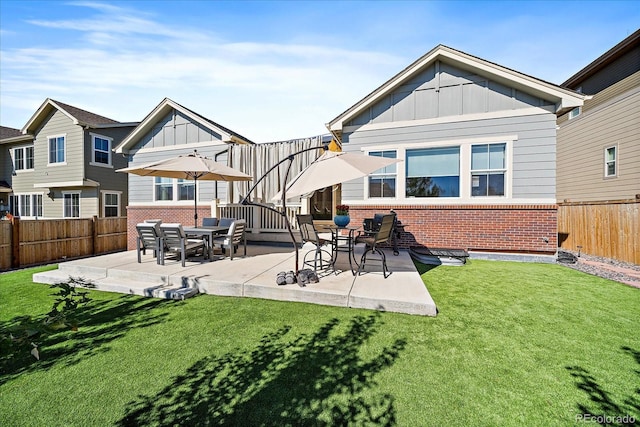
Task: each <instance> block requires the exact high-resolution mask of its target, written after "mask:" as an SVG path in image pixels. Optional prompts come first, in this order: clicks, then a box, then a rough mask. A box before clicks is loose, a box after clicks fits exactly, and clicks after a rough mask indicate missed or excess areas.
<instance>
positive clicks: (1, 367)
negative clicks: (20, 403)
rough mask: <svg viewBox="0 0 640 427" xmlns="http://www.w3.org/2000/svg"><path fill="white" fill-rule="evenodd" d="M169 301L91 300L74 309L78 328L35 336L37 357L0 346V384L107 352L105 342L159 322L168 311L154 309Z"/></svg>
mask: <svg viewBox="0 0 640 427" xmlns="http://www.w3.org/2000/svg"><path fill="white" fill-rule="evenodd" d="M171 303H175V302H174V301H168V300H159V299H150V298H140V297H134V296H123V297H121V298H118V299H115V300H109V301H103V302H96V301H92V302H90V303H89V304H87V305H86V306H83V307H82V308H80V309H78V311H77V315H76V318H77V321H78V325H79V328H78V331H75V332H74V331H64V332H59V333H54V334H52V335H49V336H46V337H44V338H41V339H36V340H37V341H39V342H40V360H35V359H34V358H33V357H32V356H31V355H30V354H29V353H28V351H27V352H16V351H6V350H7V349H0V350H1V351H0V385H2V384H4V383H6V382H8V381H10V380H11V379H13V378H15V377H16V376H18V375H20V374H23V373H26V372H35V371H39V370H46V369H49V368H51V367H52V366H54V365H60V364H62V365H73V364H75V363H78V362H80V361H81V360H83V359H86V358H87V357H88V356H91V355H93V354H96V353H99V352H105V351H108V347H107V345H108V344H109V343H110V342H112V341H114V340H116V339H118V338H120V337H122V336H123V335H125V334H126V333H127V331H128V330H129V329H131V328H143V327H147V326H151V325H154V324H157V323H160V322H162V321H163V320H164V318H165V317H166V316H167V315H168V314H167V313H166V312H162V311H158V310H154V309H155V308H159V307H162V306H164V305H166V304H171ZM23 318H24V317H15V318H13V319H11V320H9V321H6V322H0V330H2V329H5V330H10V329H11V328H12V327H14V326H15V325H18V324H19V323H20V320H21V319H23ZM35 320H36V321H38V320H41V319H35Z"/></svg>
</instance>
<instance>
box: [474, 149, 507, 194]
mask: <svg viewBox="0 0 640 427" xmlns="http://www.w3.org/2000/svg"><path fill="white" fill-rule="evenodd" d="M494 144H506V145H505V147H504V160H505V165H504V169H488V170H486V171H487V172H488V173H491V172H498V171H500V172H504V181H505V182H504V196H473V195H471V198H473V199H474V200H477V199H504V198H505V197H507V173H508V172H509V169H508V168H507V165H508V164H509V161H508V160H507V159H508V158H509V154H508V151H509V150H510V148H509V145H508V143H507V141H504V142H502V141H498V142H483V143H482V144H479V143H475V144H471V147H473V146H475V145H494ZM482 170H484V169H477V170H476V171H482ZM473 172H474V170H473V169H472V168H471V148H470V149H469V180H470V181H469V184H472V182H471V180H472V179H473V178H472V177H471V175H472V174H473ZM472 192H473V191H472V190H470V193H472Z"/></svg>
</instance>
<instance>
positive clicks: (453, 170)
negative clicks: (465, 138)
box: [406, 147, 460, 197]
mask: <svg viewBox="0 0 640 427" xmlns="http://www.w3.org/2000/svg"><path fill="white" fill-rule="evenodd" d="M406 158H407V162H406V171H407V180H406V195H407V197H459V196H460V147H447V148H421V149H415V150H407V155H406Z"/></svg>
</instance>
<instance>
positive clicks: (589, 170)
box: [557, 30, 640, 264]
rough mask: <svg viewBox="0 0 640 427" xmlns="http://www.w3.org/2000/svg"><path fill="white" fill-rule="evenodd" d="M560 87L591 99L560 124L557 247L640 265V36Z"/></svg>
mask: <svg viewBox="0 0 640 427" xmlns="http://www.w3.org/2000/svg"><path fill="white" fill-rule="evenodd" d="M562 86H563V87H567V88H569V89H573V90H576V91H579V92H582V93H584V94H587V95H589V99H587V100H586V101H585V103H584V105H583V106H582V107H576V108H574V109H572V110H571V111H569V112H568V113H566V114H564V115H562V116H560V117H559V118H558V122H557V124H558V129H559V130H558V156H557V162H558V164H557V166H558V177H557V189H558V190H557V197H558V204H559V213H560V215H559V221H560V223H559V231H560V233H561V234H560V236H561V242H560V243H561V245H562V247H563V248H565V249H568V250H573V251H578V250H579V249H580V250H582V252H583V253H588V254H592V255H598V256H604V257H607V258H615V259H619V260H623V261H628V262H632V263H635V264H640V30H637V31H635V32H634V33H633V34H631V35H630V36H628V37H627V38H625V39H624V40H622V41H621V42H620V43H618V44H617V45H616V46H614V47H612V48H611V49H609V50H608V51H607V52H605V53H604V54H603V55H601V56H600V57H598V58H596V59H595V60H594V61H593V62H591V63H590V64H589V65H587V66H586V67H584V68H583V69H582V70H580V71H578V72H577V73H576V74H574V75H573V76H571V77H570V78H569V79H568V80H567V81H566V82H564V83H563V84H562Z"/></svg>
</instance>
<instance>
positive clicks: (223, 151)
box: [213, 148, 229, 199]
mask: <svg viewBox="0 0 640 427" xmlns="http://www.w3.org/2000/svg"><path fill="white" fill-rule="evenodd" d="M227 152H229V149H228V148H227V149H226V150H222V151H221V152H219V153H218V154H216V155H215V156H213V160H215V161H216V162H217V161H218V156H219V155H221V154H224V153H227ZM227 164H229V162H227ZM214 188H215V191H214V194H213V196H214V198H215V199H217V198H218V181H216V184H215V187H214Z"/></svg>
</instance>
